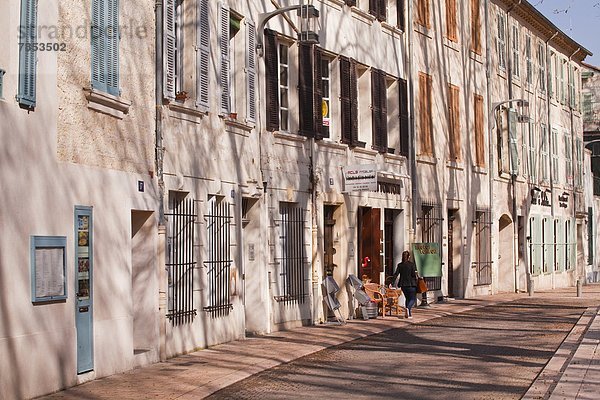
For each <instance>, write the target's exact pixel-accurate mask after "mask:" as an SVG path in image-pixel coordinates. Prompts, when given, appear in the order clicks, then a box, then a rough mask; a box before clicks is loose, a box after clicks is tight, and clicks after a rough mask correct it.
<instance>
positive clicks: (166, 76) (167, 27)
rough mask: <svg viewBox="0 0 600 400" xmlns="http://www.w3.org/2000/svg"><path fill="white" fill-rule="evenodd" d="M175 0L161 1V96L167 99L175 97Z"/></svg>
mask: <svg viewBox="0 0 600 400" xmlns="http://www.w3.org/2000/svg"><path fill="white" fill-rule="evenodd" d="M175 1H176V0H164V3H163V25H164V26H163V29H164V43H163V52H164V60H163V69H164V71H163V96H164V97H165V98H168V99H174V98H175V46H176V39H175Z"/></svg>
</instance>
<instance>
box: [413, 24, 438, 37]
mask: <svg viewBox="0 0 600 400" xmlns="http://www.w3.org/2000/svg"><path fill="white" fill-rule="evenodd" d="M414 29H415V32H417V33H420V34H421V35H424V36H426V37H428V38H429V39H433V31H432V29H431V28H428V27H426V26H423V25H420V24H418V23H416V22H415V23H414Z"/></svg>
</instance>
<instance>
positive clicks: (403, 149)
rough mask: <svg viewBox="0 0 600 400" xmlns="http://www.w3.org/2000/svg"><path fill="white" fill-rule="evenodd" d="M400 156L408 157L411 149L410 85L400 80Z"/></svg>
mask: <svg viewBox="0 0 600 400" xmlns="http://www.w3.org/2000/svg"><path fill="white" fill-rule="evenodd" d="M399 84H400V155H403V156H405V157H408V155H409V149H410V136H409V125H408V122H409V121H408V84H407V82H406V80H404V79H400V81H399Z"/></svg>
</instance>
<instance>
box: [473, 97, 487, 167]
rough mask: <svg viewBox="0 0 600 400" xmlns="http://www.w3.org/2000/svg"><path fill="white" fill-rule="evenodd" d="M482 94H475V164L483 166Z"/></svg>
mask: <svg viewBox="0 0 600 400" xmlns="http://www.w3.org/2000/svg"><path fill="white" fill-rule="evenodd" d="M484 126H485V124H484V111H483V96H480V95H478V94H476V95H475V165H477V166H478V167H484V166H485V139H484V132H485V129H484Z"/></svg>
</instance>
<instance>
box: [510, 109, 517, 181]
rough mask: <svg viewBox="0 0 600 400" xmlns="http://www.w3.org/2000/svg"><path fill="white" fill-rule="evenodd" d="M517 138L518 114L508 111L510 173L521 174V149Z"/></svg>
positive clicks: (511, 110)
mask: <svg viewBox="0 0 600 400" xmlns="http://www.w3.org/2000/svg"><path fill="white" fill-rule="evenodd" d="M517 146H518V138H517V112H516V111H515V110H513V109H512V108H511V109H509V110H508V149H509V152H510V173H511V174H512V175H517V174H518V173H519V149H518V147H517Z"/></svg>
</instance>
